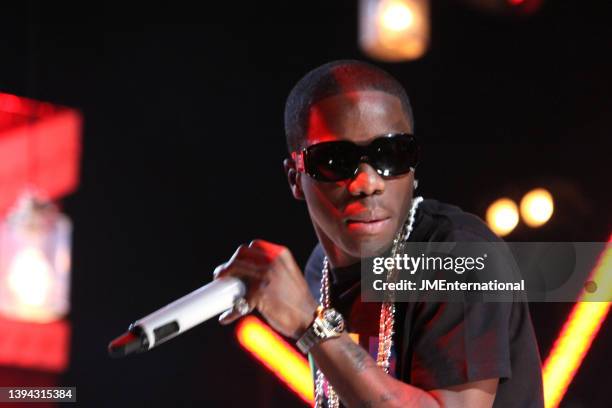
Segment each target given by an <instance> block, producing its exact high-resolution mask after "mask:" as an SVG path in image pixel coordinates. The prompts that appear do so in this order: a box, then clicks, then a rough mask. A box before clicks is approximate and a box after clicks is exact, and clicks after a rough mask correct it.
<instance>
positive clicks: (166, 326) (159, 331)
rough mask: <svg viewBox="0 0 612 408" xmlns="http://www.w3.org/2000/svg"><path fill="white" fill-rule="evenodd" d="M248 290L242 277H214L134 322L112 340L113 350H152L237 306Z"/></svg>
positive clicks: (115, 353) (120, 352)
mask: <svg viewBox="0 0 612 408" xmlns="http://www.w3.org/2000/svg"><path fill="white" fill-rule="evenodd" d="M245 293H246V286H245V285H244V283H243V282H242V281H241V280H240V279H237V278H233V277H226V278H220V279H217V280H214V281H212V282H211V283H209V284H207V285H205V286H202V287H201V288H199V289H196V290H194V291H193V292H191V293H189V294H187V295H185V296H183V297H182V298H180V299H177V300H175V301H174V302H172V303H170V304H168V305H166V306H164V307H162V308H161V309H158V310H156V311H155V312H153V313H151V314H149V315H147V316H145V317H143V318H142V319H139V320H137V321H135V322H134V323H132V324H131V325H130V328H129V330H128V332H127V333H125V334H124V335H122V336H121V337H118V338H117V339H115V340H113V341H112V342H111V344H110V345H109V353H110V354H111V356H114V357H122V356H125V355H127V354H131V353H134V352H141V351H146V350H150V349H152V348H153V347H155V346H157V345H159V344H161V343H163V342H164V341H167V340H170V339H171V338H173V337H175V336H177V335H179V334H181V333H183V332H185V331H187V330H189V329H191V328H192V327H194V326H196V325H198V324H200V323H203V322H205V321H206V320H208V319H210V318H211V317H214V316H216V315H218V314H220V313H223V312H224V311H226V310H228V309H230V308H232V307H234V304H235V303H236V302H237V301H238V299H240V298H241V297H243V296H244V295H245Z"/></svg>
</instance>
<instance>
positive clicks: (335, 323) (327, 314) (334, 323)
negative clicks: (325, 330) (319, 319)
mask: <svg viewBox="0 0 612 408" xmlns="http://www.w3.org/2000/svg"><path fill="white" fill-rule="evenodd" d="M323 319H324V320H325V321H326V323H327V324H329V326H331V327H330V329H332V330H333V331H334V332H336V333H340V332H342V331H344V319H343V318H342V315H341V314H340V313H338V312H336V311H335V310H334V309H327V310H325V311H324V312H323Z"/></svg>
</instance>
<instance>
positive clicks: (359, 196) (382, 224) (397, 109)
mask: <svg viewBox="0 0 612 408" xmlns="http://www.w3.org/2000/svg"><path fill="white" fill-rule="evenodd" d="M412 130H413V129H412V123H410V121H409V119H408V117H407V115H406V114H405V113H404V111H403V110H402V105H401V102H400V100H399V99H398V98H396V97H395V96H392V95H389V94H387V93H384V92H381V91H356V92H351V93H346V94H341V95H337V96H333V97H329V98H326V99H324V100H322V101H320V102H318V103H317V104H316V105H314V106H313V107H312V108H311V110H310V117H309V128H308V134H307V135H306V144H307V146H310V145H313V144H317V143H320V142H324V141H334V140H348V141H351V142H354V143H357V144H368V143H370V142H371V141H372V140H374V139H375V138H377V137H379V136H382V135H385V134H387V133H412ZM413 180H414V173H413V172H410V173H407V174H404V175H401V176H397V177H385V178H383V177H381V176H380V175H379V174H378V173H377V172H376V170H375V169H374V168H372V167H371V166H370V165H369V164H366V163H361V165H360V166H359V170H358V172H357V174H356V175H355V176H354V177H353V178H352V179H347V180H342V181H338V182H320V181H316V180H314V179H312V178H311V177H309V176H308V175H306V174H305V173H299V174H298V175H297V180H296V182H297V184H298V185H299V186H300V187H301V189H302V191H303V193H304V197H305V199H306V203H307V205H308V211H309V213H310V218H311V219H312V222H313V225H314V228H315V230H316V232H317V235H318V237H319V240H320V241H321V244H322V245H323V247H324V248H325V251H326V253H327V254H328V255H329V257H330V260H331V261H332V264H333V265H334V266H336V267H337V266H343V265H349V264H352V263H355V262H357V261H358V260H359V259H360V258H362V257H366V256H374V255H377V254H380V253H381V252H383V251H384V250H385V249H387V248H388V247H389V246H390V244H391V242H392V241H393V238H394V237H395V234H396V233H397V231H398V230H399V228H400V227H401V225H402V223H403V222H404V221H405V219H406V216H407V213H408V210H409V208H408V207H409V205H410V201H411V197H412V190H413V188H412V186H413Z"/></svg>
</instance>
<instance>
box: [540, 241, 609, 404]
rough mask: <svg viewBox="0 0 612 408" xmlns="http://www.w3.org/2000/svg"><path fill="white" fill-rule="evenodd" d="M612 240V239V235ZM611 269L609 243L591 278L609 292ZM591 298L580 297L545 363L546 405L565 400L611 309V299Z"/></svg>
mask: <svg viewBox="0 0 612 408" xmlns="http://www.w3.org/2000/svg"><path fill="white" fill-rule="evenodd" d="M608 242H612V235H611V236H610V239H609V240H608ZM611 272H612V248H610V247H609V246H608V247H607V248H606V249H605V251H604V252H603V253H602V255H601V257H600V258H599V261H598V262H597V265H596V267H595V269H594V270H593V273H592V277H591V280H592V281H593V282H596V283H597V285H598V287H599V289H598V290H607V291H608V292H607V293H610V290H611V286H610V285H611V282H612V277H611V276H610V274H611ZM589 300H590V296H589V294H586V295H583V296H582V297H581V298H580V299H579V300H578V302H577V303H576V305H575V306H574V309H573V310H572V312H571V313H570V315H569V317H568V319H567V321H566V322H565V325H564V326H563V329H561V333H560V334H559V337H558V338H557V341H556V342H555V344H554V345H553V347H552V350H551V351H550V354H549V355H548V358H547V359H546V362H545V363H544V369H543V379H544V402H545V405H546V408H555V407H557V406H558V405H559V403H560V402H561V399H562V398H563V396H564V395H565V392H566V391H567V387H569V385H570V383H571V382H572V380H573V379H574V376H575V375H576V372H577V371H578V368H579V367H580V364H581V363H582V360H583V359H584V357H585V356H586V354H587V352H588V351H589V348H590V347H591V343H592V342H593V340H594V339H595V336H597V332H598V331H599V329H600V328H601V325H602V324H603V322H604V321H605V319H606V316H607V315H608V312H609V311H610V305H611V304H610V303H609V302H596V301H589Z"/></svg>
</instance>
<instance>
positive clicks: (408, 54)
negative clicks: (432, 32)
mask: <svg viewBox="0 0 612 408" xmlns="http://www.w3.org/2000/svg"><path fill="white" fill-rule="evenodd" d="M359 32H360V34H359V43H360V46H361V48H362V49H363V51H364V52H365V53H366V54H368V55H370V56H371V57H373V58H377V59H380V60H383V61H403V60H412V59H416V58H419V57H421V56H422V55H423V54H424V53H425V51H426V49H427V46H428V43H429V0H360V2H359Z"/></svg>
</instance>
